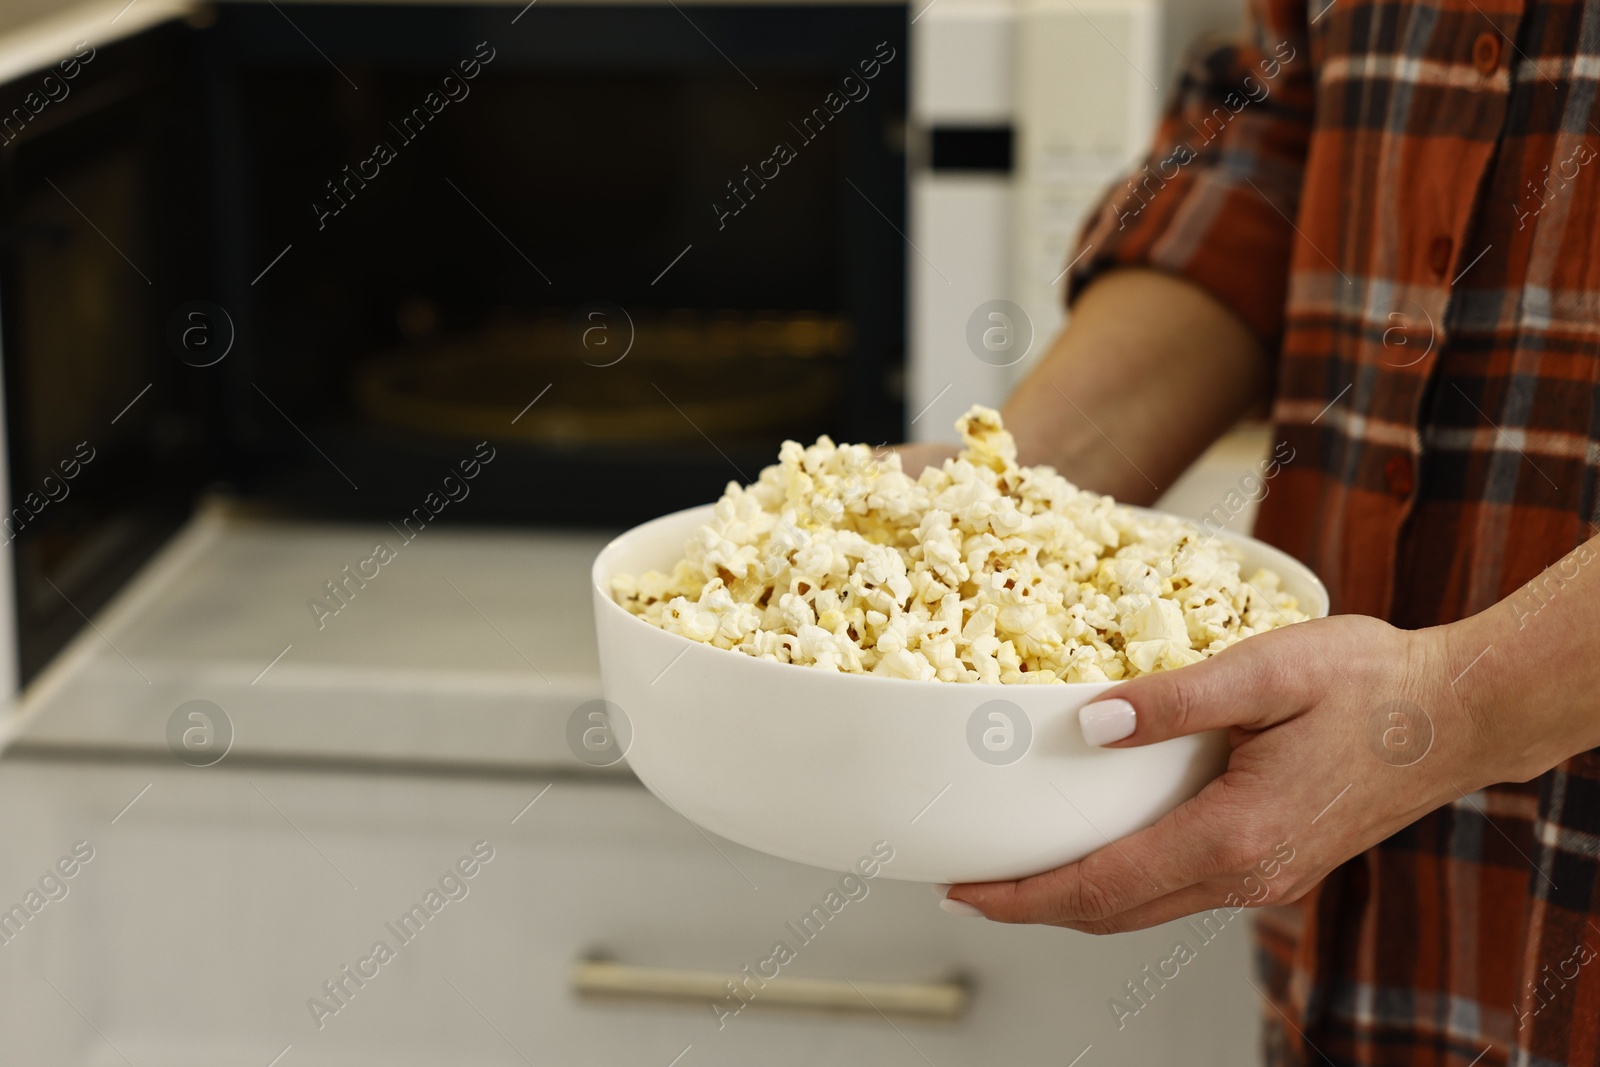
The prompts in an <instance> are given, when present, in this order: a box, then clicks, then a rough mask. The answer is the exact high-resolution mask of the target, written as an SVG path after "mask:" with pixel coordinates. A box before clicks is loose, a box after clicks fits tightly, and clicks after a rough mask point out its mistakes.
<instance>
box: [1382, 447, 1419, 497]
mask: <svg viewBox="0 0 1600 1067" xmlns="http://www.w3.org/2000/svg"><path fill="white" fill-rule="evenodd" d="M1383 477H1384V479H1385V480H1386V481H1387V482H1388V483H1389V492H1391V493H1393V494H1394V495H1395V496H1397V497H1400V498H1401V499H1404V498H1406V497H1408V496H1410V495H1411V488H1412V478H1411V461H1410V460H1409V459H1407V458H1406V457H1405V456H1390V457H1389V459H1388V461H1387V462H1385V463H1384V465H1383Z"/></svg>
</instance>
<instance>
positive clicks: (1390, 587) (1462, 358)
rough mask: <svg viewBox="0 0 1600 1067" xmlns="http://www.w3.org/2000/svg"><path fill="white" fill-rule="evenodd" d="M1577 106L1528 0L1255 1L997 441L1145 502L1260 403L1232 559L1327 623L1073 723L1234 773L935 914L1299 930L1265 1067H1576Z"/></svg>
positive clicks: (1295, 630)
mask: <svg viewBox="0 0 1600 1067" xmlns="http://www.w3.org/2000/svg"><path fill="white" fill-rule="evenodd" d="M1597 73H1600V5H1595V4H1590V5H1584V4H1581V3H1572V2H1566V3H1518V2H1515V0H1501V2H1493V3H1491V2H1490V0H1436V2H1396V0H1390V2H1371V0H1332V2H1329V0H1312V4H1311V8H1310V10H1308V8H1307V5H1306V4H1305V3H1304V2H1303V0H1302V2H1299V3H1296V2H1292V0H1261V2H1258V3H1256V4H1255V5H1254V10H1253V12H1252V17H1251V22H1250V29H1249V33H1248V36H1247V39H1246V40H1243V41H1241V42H1236V43H1233V44H1230V45H1228V46H1226V47H1223V48H1221V49H1219V50H1215V51H1212V52H1210V53H1209V54H1207V55H1205V56H1204V57H1203V58H1202V59H1201V60H1200V61H1199V62H1198V63H1196V64H1195V65H1194V66H1193V67H1192V68H1191V69H1190V70H1189V71H1188V72H1187V73H1186V75H1185V76H1184V77H1183V79H1182V81H1181V84H1180V86H1179V90H1178V92H1177V94H1176V96H1175V97H1174V100H1173V103H1172V105H1171V106H1170V109H1169V111H1168V113H1167V115H1166V117H1165V118H1164V120H1163V122H1162V124H1161V126H1160V129H1159V131H1158V133H1157V136H1156V140H1155V144H1154V145H1153V147H1152V149H1151V152H1150V155H1149V158H1148V160H1147V161H1146V163H1145V165H1144V166H1142V167H1141V168H1140V169H1139V170H1137V171H1136V172H1135V173H1134V174H1133V175H1132V176H1131V177H1130V179H1129V181H1128V182H1127V183H1125V184H1124V185H1123V186H1121V187H1119V188H1117V189H1114V190H1112V191H1111V193H1110V194H1109V195H1108V196H1107V198H1106V200H1105V201H1104V203H1103V204H1102V206H1101V207H1100V209H1099V211H1098V213H1097V214H1096V215H1095V216H1094V217H1093V218H1092V220H1091V222H1090V224H1089V225H1088V227H1087V228H1086V230H1085V232H1084V235H1083V238H1082V243H1081V245H1080V248H1079V250H1078V251H1079V252H1081V253H1082V258H1081V259H1080V260H1078V262H1077V265H1076V266H1075V268H1074V269H1073V272H1072V276H1071V281H1070V293H1071V296H1070V299H1071V309H1072V310H1071V324H1070V326H1069V327H1068V328H1067V329H1066V330H1065V331H1064V332H1063V334H1062V335H1061V336H1060V337H1059V339H1058V340H1057V342H1056V343H1055V345H1054V347H1053V348H1052V350H1051V351H1050V352H1049V353H1048V354H1047V355H1046V357H1045V358H1044V359H1043V360H1042V361H1041V362H1040V364H1039V366H1038V367H1037V369H1036V370H1035V371H1034V372H1033V373H1032V374H1031V375H1030V376H1029V377H1028V379H1027V380H1026V381H1025V382H1024V383H1023V385H1022V386H1021V387H1020V388H1019V389H1018V390H1017V391H1016V393H1015V395H1013V396H1012V398H1011V399H1010V401H1009V403H1008V404H1007V406H1006V409H1005V411H1004V415H1005V419H1006V424H1007V426H1008V427H1010V428H1011V429H1013V431H1014V432H1015V433H1016V436H1017V440H1018V444H1019V447H1020V451H1021V453H1022V459H1023V460H1024V461H1025V462H1030V463H1049V464H1052V465H1054V466H1056V467H1057V468H1059V469H1060V470H1062V471H1063V472H1064V473H1065V474H1067V475H1068V476H1069V477H1071V478H1073V479H1074V480H1075V481H1077V482H1079V483H1080V484H1082V485H1084V486H1086V487H1089V488H1093V489H1096V490H1099V491H1102V492H1108V493H1112V494H1114V495H1116V496H1117V497H1119V498H1121V499H1124V500H1129V501H1136V502H1137V501H1146V500H1149V499H1150V498H1152V497H1153V496H1155V495H1156V490H1155V487H1156V486H1165V485H1167V484H1169V483H1171V482H1172V480H1173V479H1174V478H1175V477H1176V476H1177V475H1178V474H1179V472H1181V471H1182V470H1183V468H1184V467H1185V466H1186V465H1187V464H1188V463H1189V462H1190V461H1191V460H1192V459H1194V457H1195V456H1196V455H1198V454H1199V452H1200V451H1201V450H1202V449H1203V448H1204V447H1205V446H1206V445H1207V444H1208V443H1209V442H1210V441H1212V440H1213V439H1214V438H1215V437H1216V436H1217V435H1219V434H1220V433H1222V432H1223V431H1224V430H1226V429H1227V428H1228V427H1229V426H1230V425H1231V424H1232V423H1233V422H1234V421H1235V420H1236V419H1237V418H1238V417H1239V416H1240V415H1241V414H1243V413H1245V412H1246V411H1248V410H1250V409H1251V408H1252V406H1254V405H1256V404H1258V403H1259V402H1260V401H1261V400H1263V399H1264V398H1267V397H1269V396H1270V398H1271V410H1272V417H1273V421H1274V423H1275V427H1276V441H1277V448H1276V449H1275V452H1274V455H1275V456H1277V457H1279V459H1281V460H1282V461H1281V462H1279V463H1275V464H1274V465H1273V467H1272V468H1269V473H1270V475H1271V477H1270V478H1269V480H1267V481H1266V483H1265V492H1266V496H1265V498H1264V499H1263V500H1262V503H1261V509H1260V516H1259V520H1258V522H1257V526H1256V532H1257V534H1258V536H1261V537H1263V538H1265V539H1266V540H1269V541H1271V542H1273V543H1275V544H1277V545H1280V546H1282V547H1283V548H1285V549H1287V550H1289V551H1290V552H1292V553H1293V554H1295V555H1296V556H1298V557H1299V558H1300V559H1302V560H1304V561H1306V562H1307V563H1309V564H1310V565H1311V566H1312V567H1313V568H1315V569H1316V570H1317V572H1318V573H1319V574H1321V575H1322V577H1323V578H1324V580H1325V581H1326V582H1327V584H1328V586H1329V588H1330V590H1331V592H1332V595H1333V602H1334V609H1335V610H1336V611H1338V612H1341V613H1342V614H1341V615H1339V616H1337V617H1334V618H1329V619H1326V620H1322V621H1317V622H1311V623H1307V624H1305V625H1301V626H1294V627H1290V628H1287V629H1284V630H1281V631H1275V632H1271V633H1268V634H1264V635H1262V636H1259V637H1257V638H1254V639H1252V640H1249V641H1246V642H1244V643H1242V644H1241V645H1239V646H1237V647H1235V648H1231V649H1229V650H1228V651H1226V652H1224V653H1222V654H1220V655H1218V656H1216V657H1215V658H1213V659H1211V660H1209V661H1207V662H1205V663H1202V664H1199V665H1196V666H1193V667H1189V668H1186V669H1184V670H1181V671H1174V672H1171V673H1168V674H1157V675H1151V676H1147V677H1144V678H1140V679H1138V680H1136V681H1133V682H1130V683H1127V684H1125V685H1122V686H1120V687H1118V688H1116V689H1115V690H1112V691H1111V692H1109V693H1108V694H1107V695H1106V697H1105V698H1103V699H1101V700H1100V701H1098V702H1096V703H1095V704H1092V705H1090V706H1089V707H1088V708H1086V709H1085V710H1084V713H1083V728H1084V733H1085V736H1086V738H1087V739H1088V740H1090V741H1091V743H1097V744H1110V745H1115V746H1119V747H1122V746H1129V745H1142V744H1149V743H1152V742H1155V741H1160V740H1162V739H1164V738H1169V737H1173V736H1175V735H1178V734H1185V733H1190V732H1193V731H1197V730H1209V729H1215V728H1219V727H1229V728H1231V735H1232V739H1233V745H1234V749H1233V753H1232V756H1231V760H1230V763H1229V767H1228V771H1227V773H1226V774H1225V775H1224V776H1223V777H1222V778H1221V779H1219V780H1218V781H1216V782H1214V783H1213V784H1212V785H1211V786H1209V787H1208V788H1207V789H1206V790H1205V791H1204V792H1203V793H1202V794H1201V795H1200V796H1199V797H1198V798H1196V799H1195V800H1194V801H1192V802H1190V803H1189V804H1187V805H1185V806H1184V807H1182V808H1180V809H1179V810H1178V811H1177V812H1175V813H1174V814H1173V815H1171V816H1170V817H1168V818H1167V819H1165V820H1163V821H1162V822H1161V823H1160V824H1158V825H1156V826H1154V827H1152V828H1151V829H1149V830H1146V831H1144V832H1142V833H1138V834H1135V835H1133V836H1131V837H1129V838H1126V839H1125V840H1123V841H1121V842H1118V843H1117V844H1116V845H1115V846H1112V847H1109V848H1106V849H1104V850H1102V851H1100V852H1097V853H1095V854H1094V855H1092V856H1090V857H1088V858H1087V859H1085V860H1084V861H1082V862H1081V863H1077V864H1073V865H1070V866H1067V867H1063V868H1061V869H1060V870H1056V871H1051V872H1049V873H1047V874H1042V875H1039V876H1037V877H1034V878H1029V879H1025V880H1023V881H1020V882H1014V883H996V884H987V885H964V886H956V887H955V888H954V889H952V890H951V891H950V893H949V897H948V899H947V900H946V901H945V906H946V907H947V909H949V910H955V911H958V912H964V913H968V914H982V915H985V916H987V917H988V918H990V919H994V920H998V921H1002V922H1034V923H1052V924H1056V925H1061V926H1067V927H1070V928H1073V929H1077V930H1086V931H1091V932H1096V933H1109V932H1115V931H1121V930H1129V929H1137V928H1141V927H1146V926H1151V925H1153V924H1156V923H1161V922H1165V921H1167V920H1170V919H1174V918H1177V917H1179V916H1183V915H1187V914H1191V913H1194V912H1198V911H1202V910H1209V909H1213V908H1217V907H1221V906H1224V905H1225V904H1227V903H1237V902H1239V901H1240V899H1241V897H1243V896H1247V895H1248V896H1250V897H1252V898H1253V902H1255V903H1270V904H1288V903H1291V902H1292V903H1293V904H1294V905H1295V906H1294V907H1276V908H1271V909H1268V910H1267V911H1266V912H1263V913H1262V914H1261V917H1260V918H1261V921H1260V922H1259V924H1258V929H1259V934H1258V936H1259V942H1260V950H1261V951H1260V959H1261V963H1262V966H1263V968H1264V974H1263V979H1264V981H1263V983H1262V984H1261V987H1262V989H1263V991H1264V992H1265V994H1266V995H1267V996H1268V998H1269V1000H1270V1001H1271V1009H1270V1010H1267V1011H1266V1012H1265V1014H1266V1017H1267V1019H1268V1039H1267V1045H1268V1053H1269V1056H1268V1058H1269V1060H1270V1062H1272V1063H1274V1064H1308V1063H1323V1062H1327V1063H1333V1064H1340V1065H1343V1064H1363V1065H1365V1064H1405V1065H1414V1064H1454V1065H1459V1067H1467V1065H1468V1064H1482V1065H1490V1064H1507V1063H1517V1064H1574V1063H1586V1064H1587V1063H1595V1062H1600V1051H1597V1050H1600V1034H1597V1029H1600V1021H1597V1020H1600V964H1591V962H1590V961H1591V960H1593V959H1594V957H1595V955H1596V954H1597V953H1600V877H1597V872H1600V863H1597V858H1596V857H1597V852H1600V753H1597V752H1595V751H1593V750H1594V749H1595V747H1596V746H1597V745H1600V565H1591V564H1592V563H1593V561H1594V559H1595V557H1596V556H1600V539H1597V538H1596V536H1595V535H1596V533H1600V513H1597V503H1600V493H1597V490H1600V354H1597V351H1600V225H1597V222H1600V167H1594V166H1590V165H1589V163H1590V161H1591V160H1592V159H1593V158H1594V157H1595V155H1596V154H1597V151H1600V106H1597V101H1596V96H1597V82H1596V78H1597ZM913 454H915V453H913ZM925 455H926V454H924V456H925ZM1284 843H1286V844H1287V852H1284V851H1279V850H1278V846H1280V845H1281V844H1284ZM1285 854H1292V860H1290V861H1288V862H1271V863H1270V865H1269V863H1268V861H1269V860H1270V859H1271V858H1272V857H1275V856H1277V857H1281V856H1282V855H1285ZM1269 866H1270V870H1271V874H1270V875H1266V876H1265V877H1264V875H1265V873H1266V871H1267V870H1268V869H1269ZM1262 885H1264V887H1265V889H1264V891H1263V892H1261V893H1253V894H1246V893H1245V890H1244V887H1245V886H1262Z"/></svg>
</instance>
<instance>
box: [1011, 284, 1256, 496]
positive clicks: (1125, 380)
mask: <svg viewBox="0 0 1600 1067" xmlns="http://www.w3.org/2000/svg"><path fill="white" fill-rule="evenodd" d="M1267 380H1268V379H1267V358H1266V354H1265V353H1264V352H1263V351H1262V348H1261V344H1260V343H1259V342H1258V341H1257V340H1256V339H1255V337H1254V335H1253V334H1251V332H1250V331H1249V329H1247V328H1246V326H1245V324H1244V323H1243V321H1241V320H1240V319H1239V318H1238V317H1237V316H1236V315H1235V314H1234V313H1233V312H1232V311H1230V310H1229V309H1228V308H1227V307H1225V306H1224V305H1223V304H1222V303H1220V302H1219V301H1218V300H1217V299H1216V298H1214V297H1213V296H1211V295H1210V294H1209V293H1207V292H1206V291H1205V290H1203V289H1201V288H1200V287H1199V286H1198V285H1195V284H1193V283H1191V282H1188V281H1186V280H1184V279H1182V278H1179V277H1177V276H1175V275H1171V274H1167V273H1164V272H1161V271H1155V270H1146V269H1141V268H1127V269H1121V270H1116V271H1112V272H1110V273H1108V274H1106V275H1104V276H1103V277H1101V278H1100V279H1099V280H1098V281H1096V282H1095V283H1094V284H1093V285H1091V286H1090V287H1089V288H1088V289H1086V290H1085V291H1084V292H1083V294H1082V295H1081V296H1080V297H1079V298H1078V299H1077V301H1076V302H1075V303H1074V304H1073V308H1072V314H1071V316H1070V320H1069V322H1068V324H1067V327H1066V328H1065V329H1064V330H1062V332H1061V333H1060V335H1058V336H1057V338H1056V340H1055V342H1054V344H1053V345H1052V346H1051V348H1050V351H1049V352H1048V353H1046V354H1045V357H1044V358H1043V359H1042V360H1041V361H1040V362H1039V364H1038V365H1037V366H1036V367H1035V368H1034V369H1033V371H1032V372H1031V373H1030V374H1029V375H1028V376H1027V378H1026V379H1024V381H1023V382H1022V384H1021V385H1019V386H1018V387H1017V389H1016V390H1015V391H1014V392H1013V393H1012V394H1011V397H1010V399H1009V400H1007V401H1006V404H1005V408H1004V410H1003V415H1004V417H1005V422H1006V427H1007V429H1009V430H1011V432H1012V433H1013V434H1014V435H1015V436H1016V439H1017V450H1018V455H1019V459H1021V461H1022V462H1024V463H1029V464H1039V463H1047V464H1050V465H1051V466H1053V467H1055V468H1056V469H1057V470H1059V471H1061V472H1062V474H1064V475H1065V476H1066V477H1067V478H1069V479H1070V480H1072V481H1073V482H1075V483H1076V484H1078V485H1080V486H1083V487H1084V488H1087V489H1093V490H1095V491H1097V492H1101V493H1109V494H1111V495H1112V496H1115V497H1117V498H1118V499H1119V500H1125V501H1128V502H1129V503H1149V502H1150V501H1152V500H1154V499H1155V498H1156V497H1157V496H1158V495H1160V492H1161V491H1162V490H1164V489H1166V487H1167V486H1168V485H1170V484H1171V483H1172V482H1173V480H1174V479H1176V478H1177V476H1178V475H1179V474H1181V473H1182V472H1183V470H1184V468H1186V467H1187V466H1188V465H1189V464H1190V463H1191V462H1192V461H1193V460H1194V459H1195V457H1197V456H1198V455H1199V454H1200V453H1201V452H1203V451H1204V450H1205V449H1206V447H1207V446H1208V445H1209V444H1210V443H1211V442H1212V441H1214V440H1216V438H1217V437H1218V436H1220V435H1221V434H1222V433H1224V432H1226V431H1227V430H1228V429H1229V428H1230V427H1231V426H1232V425H1233V424H1234V423H1235V422H1236V421H1237V420H1238V419H1239V417H1240V416H1241V415H1243V414H1244V413H1245V412H1246V411H1247V410H1249V408H1250V407H1251V406H1252V405H1253V404H1254V403H1256V402H1257V401H1259V400H1260V399H1261V398H1262V397H1263V396H1264V395H1265V392H1266V388H1267Z"/></svg>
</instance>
